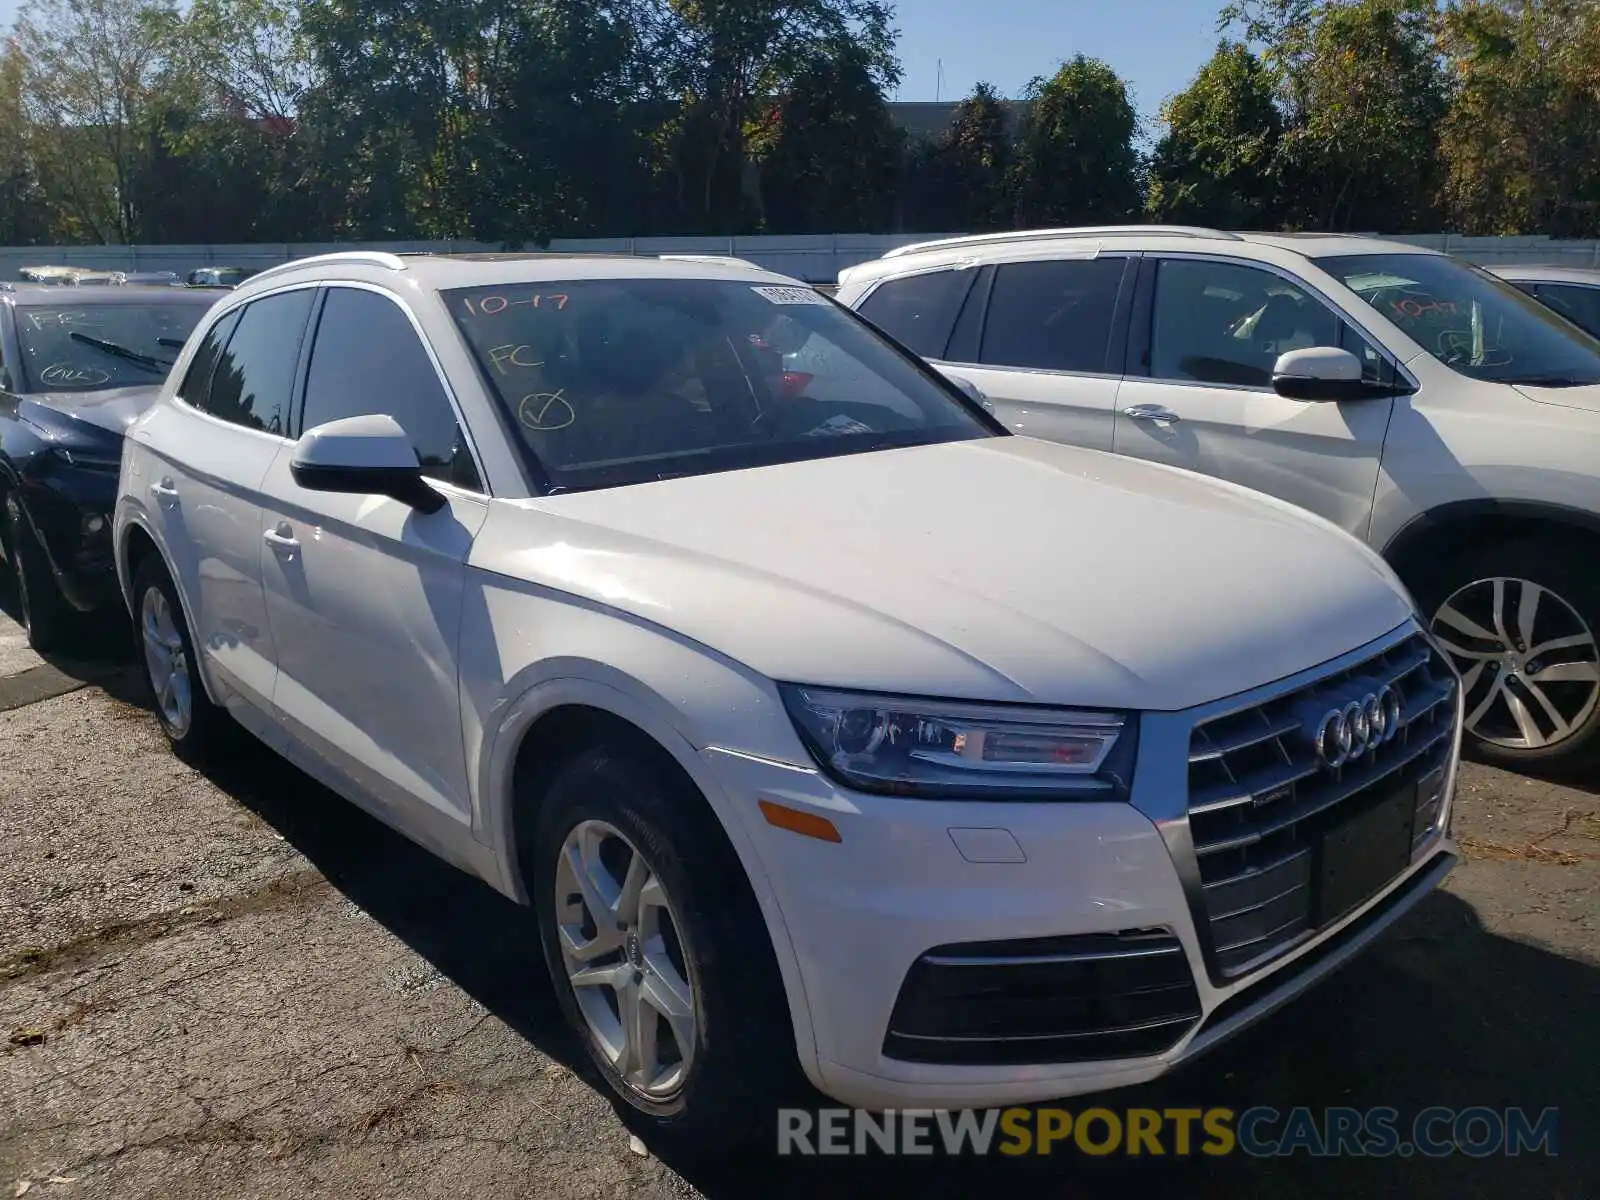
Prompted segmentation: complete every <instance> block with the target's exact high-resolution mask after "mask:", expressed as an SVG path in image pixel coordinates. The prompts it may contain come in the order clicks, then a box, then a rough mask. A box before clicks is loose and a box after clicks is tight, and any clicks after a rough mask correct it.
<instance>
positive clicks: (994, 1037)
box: [883, 929, 1200, 1065]
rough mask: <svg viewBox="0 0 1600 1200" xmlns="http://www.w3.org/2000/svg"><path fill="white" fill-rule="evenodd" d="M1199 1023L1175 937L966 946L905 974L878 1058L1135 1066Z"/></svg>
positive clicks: (1155, 934) (1159, 932) (1153, 932)
mask: <svg viewBox="0 0 1600 1200" xmlns="http://www.w3.org/2000/svg"><path fill="white" fill-rule="evenodd" d="M1199 1019H1200V997H1199V994H1198V993H1197V992H1196V990H1195V984H1194V977H1193V975H1192V973H1191V972H1190V970H1189V960H1188V958H1187V957H1186V956H1185V955H1184V953H1183V947H1182V946H1181V945H1180V944H1179V942H1178V939H1177V938H1176V937H1175V936H1173V934H1172V932H1171V931H1170V930H1165V929H1138V930H1127V931H1124V932H1121V933H1103V934H1088V935H1079V936H1071V937H1051V938H1026V939H1017V940H1011V941H1000V942H967V943H963V944H960V945H955V946H940V947H936V948H935V949H933V950H930V951H928V952H927V953H926V954H924V955H923V956H922V957H921V958H919V959H917V961H916V962H915V963H913V964H912V966H911V969H910V971H908V972H907V973H906V978H905V982H904V983H903V984H902V985H901V987H900V995H899V997H898V998H897V999H896V1001H895V1006H894V1012H893V1014H892V1015H891V1016H890V1018H889V1032H888V1035H887V1036H886V1037H885V1038H884V1044H883V1052H884V1054H886V1055H887V1056H888V1057H890V1058H896V1059H901V1060H904V1061H908V1062H926V1063H961V1064H987V1065H1007V1064H1016V1063H1064V1062H1090V1061H1098V1060H1110V1059H1121V1058H1142V1057H1145V1056H1148V1055H1151V1054H1159V1053H1161V1052H1162V1051H1163V1050H1168V1049H1171V1048H1172V1047H1173V1046H1174V1045H1176V1044H1177V1043H1178V1040H1179V1039H1180V1038H1182V1037H1183V1035H1184V1034H1185V1033H1187V1032H1188V1031H1189V1029H1190V1028H1191V1027H1193V1026H1194V1024H1195V1023H1196V1022H1197V1021H1198V1020H1199Z"/></svg>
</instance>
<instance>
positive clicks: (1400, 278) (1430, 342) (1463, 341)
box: [1317, 254, 1600, 387]
mask: <svg viewBox="0 0 1600 1200" xmlns="http://www.w3.org/2000/svg"><path fill="white" fill-rule="evenodd" d="M1317 265H1318V266H1320V267H1321V268H1322V269H1323V270H1325V271H1327V272H1328V273H1329V274H1330V275H1333V276H1334V277H1336V278H1337V279H1338V280H1339V281H1340V282H1342V283H1343V284H1344V285H1345V286H1346V287H1348V288H1349V289H1350V290H1351V291H1352V292H1354V293H1355V294H1356V295H1357V296H1359V297H1361V299H1362V300H1364V301H1366V302H1367V303H1368V304H1370V305H1371V306H1372V307H1373V308H1375V309H1377V310H1378V312H1380V313H1382V314H1383V315H1384V316H1385V317H1387V318H1388V319H1389V320H1390V321H1392V322H1393V323H1394V324H1395V325H1397V326H1399V327H1400V328H1401V329H1402V330H1403V331H1404V332H1405V333H1406V334H1408V335H1409V336H1410V337H1411V338H1412V339H1413V340H1415V341H1416V343H1417V344H1418V345H1420V346H1421V347H1422V348H1423V349H1424V350H1426V351H1427V352H1428V353H1429V354H1431V355H1433V357H1434V358H1436V359H1438V360H1439V361H1440V362H1442V363H1444V365H1445V366H1447V367H1449V368H1450V369H1451V370H1453V371H1457V372H1460V373H1461V374H1462V375H1467V376H1470V377H1471V378H1473V379H1487V380H1491V381H1493V382H1496V383H1525V384H1534V385H1543V386H1546V387H1577V386H1582V385H1585V384H1591V383H1600V341H1596V340H1595V338H1594V337H1592V336H1590V335H1589V334H1586V333H1584V332H1583V331H1582V330H1581V329H1579V328H1577V327H1576V326H1574V325H1571V324H1569V323H1568V322H1566V321H1564V320H1562V319H1561V318H1560V317H1559V316H1557V315H1556V314H1555V313H1553V312H1552V311H1551V310H1550V309H1548V308H1546V307H1545V306H1544V305H1543V304H1542V303H1540V302H1539V301H1538V300H1535V299H1534V298H1533V297H1531V296H1527V295H1524V294H1523V293H1522V292H1520V291H1518V290H1517V289H1516V288H1514V287H1512V286H1511V285H1510V284H1509V283H1506V282H1505V281H1504V280H1502V279H1499V278H1496V277H1495V276H1493V275H1490V274H1489V273H1488V272H1487V271H1483V270H1480V269H1478V268H1477V267H1472V266H1468V265H1467V264H1466V263H1463V262H1461V261H1460V260H1459V259H1454V258H1447V257H1445V256H1444V255H1442V254H1353V255H1348V256H1345V255H1339V256H1329V257H1327V258H1320V259H1318V260H1317Z"/></svg>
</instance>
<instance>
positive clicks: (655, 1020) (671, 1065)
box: [530, 746, 803, 1139]
mask: <svg viewBox="0 0 1600 1200" xmlns="http://www.w3.org/2000/svg"><path fill="white" fill-rule="evenodd" d="M674 771H675V765H674V764H670V763H666V762H663V761H658V760H657V759H656V757H655V756H652V755H647V754H644V753H642V752H640V751H638V750H636V749H635V748H634V747H631V746H628V747H617V746H598V747H595V748H592V749H590V750H587V751H582V752H579V753H578V754H577V755H576V756H575V757H573V758H572V759H571V760H570V761H569V762H567V763H566V764H565V765H563V766H561V767H559V768H558V769H557V770H556V772H555V774H554V777H553V778H552V779H551V780H550V782H549V785H548V787H547V788H546V789H545V790H544V794H543V796H542V797H539V798H537V799H534V800H533V801H532V802H533V803H537V804H538V806H539V819H538V828H537V832H536V834H535V844H534V847H533V852H532V864H531V865H532V872H531V879H530V890H531V891H535V892H536V895H535V904H536V906H537V908H538V912H539V929H540V936H541V939H542V941H543V945H544V952H545V961H546V965H547V966H548V968H549V970H550V974H551V976H552V978H553V980H554V983H555V988H556V993H557V996H558V998H559V1001H560V1004H561V1007H562V1011H563V1012H564V1013H565V1015H566V1017H567V1021H568V1023H569V1025H570V1026H571V1027H572V1029H573V1030H574V1032H575V1033H576V1034H577V1035H578V1037H579V1039H580V1040H581V1041H582V1042H583V1044H584V1047H585V1048H586V1050H587V1051H588V1054H589V1057H590V1058H591V1060H592V1061H593V1062H594V1065H595V1067H596V1069H597V1070H598V1072H599V1075H600V1077H601V1080H602V1081H603V1082H604V1084H605V1086H606V1087H607V1089H608V1090H609V1091H610V1092H611V1094H612V1095H613V1096H614V1097H615V1098H616V1099H618V1100H620V1101H622V1102H623V1103H624V1104H626V1105H627V1106H628V1107H629V1108H631V1109H632V1110H633V1111H634V1112H635V1113H637V1114H638V1115H639V1116H640V1117H642V1118H643V1119H644V1120H645V1121H647V1122H648V1123H649V1124H651V1125H652V1126H654V1128H655V1131H656V1132H657V1133H659V1134H663V1135H667V1136H674V1137H690V1138H699V1137H704V1136H708V1135H714V1136H716V1137H718V1138H722V1139H726V1138H727V1137H729V1136H737V1135H746V1136H755V1135H760V1134H762V1133H765V1134H766V1135H767V1136H770V1135H771V1132H772V1130H773V1129H774V1128H775V1126H774V1124H773V1121H774V1119H775V1117H774V1113H775V1110H776V1107H777V1105H778V1104H779V1103H781V1101H782V1098H783V1097H785V1096H787V1095H791V1094H794V1090H795V1089H796V1088H799V1087H803V1084H802V1083H801V1082H800V1074H799V1068H798V1064H797V1062H796V1060H795V1054H794V1032H793V1026H792V1024H791V1022H790V1019H789V1014H788V1008H787V1005H786V1003H785V1002H784V997H783V988H782V984H781V982H780V981H779V979H778V973H777V962H776V959H775V958H774V956H773V952H772V946H771V943H770V941H769V940H768V933H767V928H766V923H765V921H764V920H763V919H762V917H761V914H760V910H759V909H758V907H757V905H756V902H755V897H754V895H753V894H752V893H751V892H750V889H749V886H748V884H747V883H746V881H745V877H744V873H743V869H742V867H741V866H740V865H739V863H738V861H737V858H736V857H735V856H734V854H733V851H732V848H731V847H730V846H728V844H727V841H726V838H725V837H724V835H723V833H722V831H721V829H720V828H718V827H717V825H716V819H715V817H714V816H713V815H712V814H711V813H710V811H709V809H707V808H706V807H705V803H704V801H703V800H702V799H701V798H700V797H699V796H698V795H697V794H694V792H693V789H692V787H691V786H690V785H689V784H688V783H687V781H685V780H682V779H681V778H674V777H673V773H674Z"/></svg>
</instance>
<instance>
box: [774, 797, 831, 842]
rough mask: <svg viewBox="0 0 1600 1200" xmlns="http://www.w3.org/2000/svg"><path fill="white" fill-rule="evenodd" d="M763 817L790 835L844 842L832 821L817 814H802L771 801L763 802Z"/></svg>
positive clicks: (822, 840)
mask: <svg viewBox="0 0 1600 1200" xmlns="http://www.w3.org/2000/svg"><path fill="white" fill-rule="evenodd" d="M761 815H762V816H764V817H765V818H766V819H767V824H768V825H775V826H777V827H778V828H779V829H787V830H788V831H789V832H790V833H798V834H799V835H800V836H801V837H809V838H816V839H817V840H818V841H819V842H839V841H843V840H844V839H843V838H841V837H840V836H839V831H838V830H837V829H836V828H834V824H833V822H832V821H830V820H828V818H827V817H819V816H817V814H816V813H808V812H801V811H800V810H799V809H795V808H786V807H784V806H783V805H782V804H774V803H773V802H772V801H771V800H763V801H761Z"/></svg>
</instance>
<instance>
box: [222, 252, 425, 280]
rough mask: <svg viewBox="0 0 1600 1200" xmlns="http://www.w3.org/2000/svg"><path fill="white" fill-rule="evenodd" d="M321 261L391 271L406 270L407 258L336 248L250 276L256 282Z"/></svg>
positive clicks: (387, 253)
mask: <svg viewBox="0 0 1600 1200" xmlns="http://www.w3.org/2000/svg"><path fill="white" fill-rule="evenodd" d="M321 263H328V264H330V265H331V264H333V263H349V264H350V265H351V266H366V267H383V268H384V269H385V270H389V271H404V270H405V269H406V260H405V259H403V258H401V257H400V256H399V255H398V254H390V253H389V252H388V251H387V250H335V251H334V252H333V253H331V254H312V255H309V256H308V257H306V258H291V259H290V260H289V261H288V262H285V263H279V264H277V266H273V267H268V268H267V269H266V270H265V271H257V272H256V273H255V274H254V275H252V276H250V282H251V283H254V282H255V281H256V280H258V279H266V278H268V277H269V276H272V275H277V274H280V273H281V272H284V271H293V270H296V269H298V268H300V267H309V266H315V265H318V264H321Z"/></svg>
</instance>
